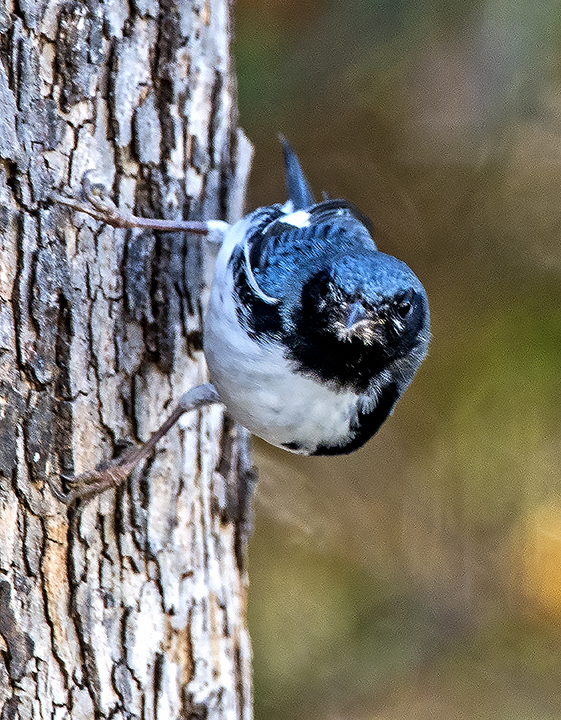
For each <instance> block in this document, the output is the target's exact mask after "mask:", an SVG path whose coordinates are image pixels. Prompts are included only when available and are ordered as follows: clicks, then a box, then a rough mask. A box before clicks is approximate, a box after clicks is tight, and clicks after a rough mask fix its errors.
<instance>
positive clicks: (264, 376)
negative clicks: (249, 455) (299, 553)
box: [203, 137, 430, 455]
mask: <svg viewBox="0 0 561 720" xmlns="http://www.w3.org/2000/svg"><path fill="white" fill-rule="evenodd" d="M280 139H281V143H282V148H283V154H284V164H285V175H286V187H287V194H288V200H287V201H286V202H285V203H284V204H273V205H269V206H266V207H260V208H258V209H257V210H255V211H254V212H252V213H250V214H249V215H247V216H246V217H244V218H243V219H242V220H240V221H239V222H237V223H235V224H234V225H232V226H231V227H230V228H229V229H228V230H227V232H226V234H225V237H224V242H223V244H222V247H221V249H220V251H219V253H218V256H217V260H216V267H215V272H214V279H213V283H212V288H211V294H210V301H209V304H208V308H207V312H206V316H205V320H204V329H203V348H204V354H205V358H206V362H207V366H208V371H209V377H210V382H211V383H212V385H213V386H214V388H215V389H216V391H217V393H218V397H219V398H220V401H221V402H222V403H223V404H224V405H225V406H226V408H227V409H228V412H229V413H230V415H231V416H232V417H233V418H234V419H235V420H236V421H237V422H238V423H240V424H241V425H243V426H244V427H246V428H247V429H248V430H249V431H250V432H252V433H253V434H255V435H257V436H259V437H260V438H262V439H263V440H265V441H267V442H268V443H270V444H272V445H275V446H278V447H282V448H284V449H285V450H289V451H291V452H295V453H299V454H302V455H340V454H346V453H350V452H352V451H354V450H357V449H358V448H360V447H361V446H362V445H364V443H365V442H367V441H368V440H369V439H370V438H371V437H372V436H373V435H374V434H375V433H376V432H377V431H378V429H379V428H380V427H381V425H382V424H383V422H384V421H385V420H386V418H387V417H388V416H389V415H390V414H391V413H392V411H393V408H394V406H395V404H396V403H397V401H398V400H399V398H400V397H401V395H402V394H403V392H404V391H405V389H406V388H407V386H408V385H409V383H410V382H411V380H412V379H413V376H414V375H415V373H416V371H417V369H418V367H419V365H420V364H421V362H422V360H423V358H424V357H425V356H426V353H427V348H428V343H429V339H430V319H429V307H428V300H427V294H426V292H425V289H424V287H423V285H422V284H421V282H420V280H419V279H418V278H417V277H416V275H415V274H414V273H413V272H412V270H410V268H409V267H408V266H407V265H406V264H405V263H404V262H402V261H401V260H398V259H397V258H395V257H392V256H391V255H387V254H384V253H382V252H380V251H379V250H378V249H377V247H376V244H375V242H374V240H373V237H372V224H371V222H370V220H369V219H368V218H367V217H366V216H365V215H363V214H362V213H361V212H360V211H359V210H358V209H357V208H356V207H355V206H354V205H353V204H352V203H350V202H348V201H346V200H342V199H335V200H333V199H325V200H322V201H321V202H316V201H315V200H314V196H313V194H312V190H311V188H310V185H309V183H308V181H307V179H306V177H305V175H304V172H303V171H302V168H301V166H300V163H299V161H298V158H297V156H296V154H295V152H294V150H293V149H292V147H291V145H290V144H289V143H288V141H287V140H286V139H285V138H284V137H281V138H280Z"/></svg>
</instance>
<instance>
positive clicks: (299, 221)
mask: <svg viewBox="0 0 561 720" xmlns="http://www.w3.org/2000/svg"><path fill="white" fill-rule="evenodd" d="M279 220H280V221H281V222H283V223H287V224H288V225H293V226H294V227H297V228H303V227H308V225H309V224H310V213H309V212H307V211H306V210H296V211H295V212H292V213H289V214H288V215H285V216H284V217H280V218H279Z"/></svg>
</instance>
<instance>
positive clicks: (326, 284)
mask: <svg viewBox="0 0 561 720" xmlns="http://www.w3.org/2000/svg"><path fill="white" fill-rule="evenodd" d="M331 289H332V285H331V278H330V277H329V275H324V276H323V277H322V278H321V280H320V281H319V285H318V293H319V295H320V296H321V297H322V298H325V297H327V295H329V294H330V293H331Z"/></svg>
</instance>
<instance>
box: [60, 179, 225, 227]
mask: <svg viewBox="0 0 561 720" xmlns="http://www.w3.org/2000/svg"><path fill="white" fill-rule="evenodd" d="M51 200H53V201H54V202H57V203H61V204H62V205H66V206H67V207H70V208H72V209H73V210H77V211H78V212H83V213H86V215H90V217H93V218H94V219H95V220H99V221H100V222H104V223H106V224H107V225H111V226H112V227H115V228H143V229H145V230H161V231H163V232H189V233H195V234H197V235H208V234H209V233H211V234H212V233H216V232H217V229H218V228H219V227H220V228H221V229H222V232H223V231H224V228H226V227H227V223H223V222H221V221H212V220H211V221H209V222H205V221H202V220H162V219H159V218H145V217H139V216H138V215H133V214H132V213H125V212H123V211H121V210H119V208H118V207H117V206H116V205H115V203H114V202H113V200H111V198H110V197H109V192H108V190H107V188H106V187H105V186H104V185H103V184H102V183H94V182H92V181H91V180H90V177H89V172H87V173H86V174H85V175H84V177H83V178H82V187H81V192H80V197H79V198H78V197H75V196H74V197H72V196H67V195H59V194H57V193H53V194H52V195H51Z"/></svg>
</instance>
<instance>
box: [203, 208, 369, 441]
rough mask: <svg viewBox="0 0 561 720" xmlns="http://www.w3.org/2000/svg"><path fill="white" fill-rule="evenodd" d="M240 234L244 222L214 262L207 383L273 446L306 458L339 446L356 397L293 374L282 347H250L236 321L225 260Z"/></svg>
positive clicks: (208, 318)
mask: <svg viewBox="0 0 561 720" xmlns="http://www.w3.org/2000/svg"><path fill="white" fill-rule="evenodd" d="M238 226H239V227H238ZM244 232H245V223H244V221H240V223H237V224H236V225H234V226H233V227H232V228H230V230H229V231H228V233H227V235H226V238H225V241H224V244H223V246H222V248H221V250H220V253H219V255H218V258H217V263H216V270H215V276H214V282H213V287H212V291H211V296H210V301H209V306H208V309H207V314H206V317H205V322H204V348H205V356H206V360H207V364H208V368H209V373H210V380H211V382H212V383H213V384H214V386H215V387H216V389H217V391H218V394H219V396H220V399H221V400H222V402H223V403H224V404H225V405H226V407H227V408H228V411H229V412H230V414H231V415H232V416H233V418H234V419H235V420H237V422H239V423H240V424H242V425H244V426H245V427H246V428H247V429H248V430H250V431H251V432H253V433H254V434H256V435H258V436H259V437H262V438H263V439H264V440H267V442H270V443H271V444H273V445H278V446H282V445H286V444H291V445H297V446H300V448H299V449H297V450H296V451H297V452H301V453H304V454H309V453H313V452H314V450H315V449H316V448H317V447H318V446H322V445H323V446H331V445H339V444H345V441H346V440H348V433H349V426H350V424H351V422H352V421H353V420H354V419H356V415H357V403H358V402H359V398H358V397H357V395H356V394H355V393H352V392H350V391H345V392H335V391H333V390H331V389H329V388H327V387H325V386H324V385H322V384H320V383H318V382H316V381H315V380H313V379H312V378H309V377H305V376H303V375H300V374H299V373H295V372H294V370H293V368H292V367H291V366H290V364H289V362H288V361H287V360H286V358H285V357H283V352H282V348H280V347H278V346H277V345H275V344H273V343H265V344H263V343H257V342H255V341H254V340H252V339H251V338H250V337H249V336H248V335H247V334H246V332H245V330H244V329H243V328H242V327H241V326H240V324H239V322H238V318H237V315H236V310H235V306H234V303H233V301H232V287H233V279H232V275H231V272H230V268H229V267H228V259H229V257H230V255H231V253H232V251H233V249H234V247H235V246H236V245H237V244H238V243H239V242H241V241H242V240H243V234H244ZM292 449H294V448H292Z"/></svg>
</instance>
